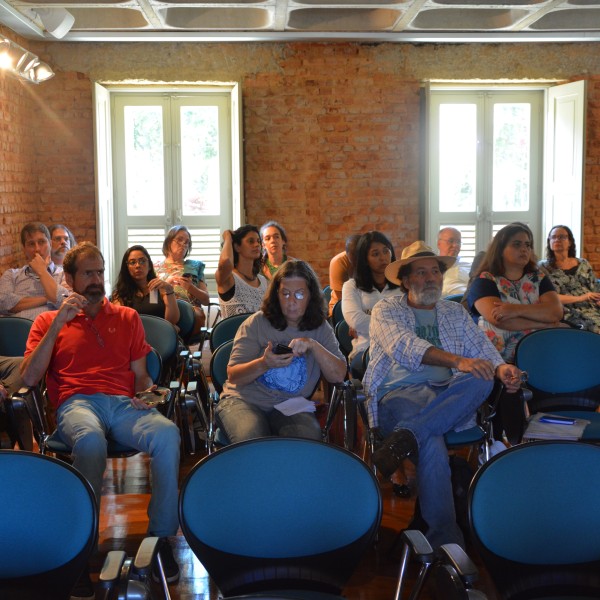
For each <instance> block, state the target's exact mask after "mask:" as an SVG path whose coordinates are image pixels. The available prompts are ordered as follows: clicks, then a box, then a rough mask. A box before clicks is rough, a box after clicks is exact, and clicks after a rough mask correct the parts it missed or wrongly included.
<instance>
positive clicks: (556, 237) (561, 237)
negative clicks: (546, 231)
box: [550, 233, 569, 242]
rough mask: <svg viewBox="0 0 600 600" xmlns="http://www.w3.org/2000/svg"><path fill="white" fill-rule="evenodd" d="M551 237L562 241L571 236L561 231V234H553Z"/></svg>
mask: <svg viewBox="0 0 600 600" xmlns="http://www.w3.org/2000/svg"><path fill="white" fill-rule="evenodd" d="M550 239H551V240H560V241H561V242H562V241H564V240H568V239H569V236H568V235H565V234H564V233H561V234H560V235H551V236H550Z"/></svg>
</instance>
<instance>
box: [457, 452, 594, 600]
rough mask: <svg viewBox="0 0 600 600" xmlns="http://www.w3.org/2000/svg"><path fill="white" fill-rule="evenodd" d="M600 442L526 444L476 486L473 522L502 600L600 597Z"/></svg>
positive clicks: (487, 468)
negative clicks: (598, 444) (599, 507)
mask: <svg viewBox="0 0 600 600" xmlns="http://www.w3.org/2000/svg"><path fill="white" fill-rule="evenodd" d="M598 481H600V446H597V445H594V444H584V443H580V442H567V441H551V442H547V441H546V442H532V443H528V444H519V445H517V446H514V447H512V448H510V449H508V450H506V451H505V452H501V453H500V454H498V455H496V456H495V457H493V458H492V459H491V460H490V461H489V462H487V463H486V464H485V465H483V467H482V468H481V469H479V471H478V472H477V474H476V475H475V478H474V480H473V482H472V484H471V488H470V490H469V520H470V526H471V531H472V534H473V540H474V544H475V547H476V549H477V552H478V553H479V555H480V557H481V559H482V561H483V564H484V566H485V568H486V570H487V571H488V573H489V574H490V576H491V578H492V580H493V582H494V584H495V586H496V588H497V589H498V592H499V594H500V597H501V598H503V600H517V599H519V600H521V599H525V598H527V599H531V600H533V599H542V598H544V599H549V598H556V599H558V598H560V600H575V599H577V598H579V599H582V598H583V599H586V600H591V599H592V598H600V511H598V506H599V505H600V504H599V503H600V486H599V485H598Z"/></svg>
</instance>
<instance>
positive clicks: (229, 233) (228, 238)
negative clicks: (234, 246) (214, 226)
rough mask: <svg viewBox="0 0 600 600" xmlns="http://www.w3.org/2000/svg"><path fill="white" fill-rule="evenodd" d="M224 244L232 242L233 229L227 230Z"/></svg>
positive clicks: (224, 233) (224, 234)
mask: <svg viewBox="0 0 600 600" xmlns="http://www.w3.org/2000/svg"><path fill="white" fill-rule="evenodd" d="M222 237H223V242H227V241H232V239H233V231H231V229H226V230H225V231H224V232H223V236H222Z"/></svg>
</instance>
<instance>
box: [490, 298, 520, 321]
mask: <svg viewBox="0 0 600 600" xmlns="http://www.w3.org/2000/svg"><path fill="white" fill-rule="evenodd" d="M519 309H520V306H519V305H518V304H512V303H510V302H494V308H492V318H493V319H494V320H495V321H496V322H501V321H507V320H508V319H514V318H515V317H518V316H519Z"/></svg>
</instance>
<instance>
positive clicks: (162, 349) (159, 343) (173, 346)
mask: <svg viewBox="0 0 600 600" xmlns="http://www.w3.org/2000/svg"><path fill="white" fill-rule="evenodd" d="M140 318H141V319H142V324H143V325H144V331H145V333H146V341H147V342H148V343H149V344H150V345H151V346H152V347H153V348H154V349H155V350H156V351H157V352H158V354H159V356H160V360H161V362H162V366H163V371H164V372H163V376H164V381H163V383H166V384H168V382H169V381H170V380H171V379H174V378H175V370H176V367H177V363H178V359H179V357H178V351H179V338H178V335H177V330H176V329H175V327H174V326H173V324H172V323H169V321H167V320H166V319H162V318H161V317H155V316H154V315H140Z"/></svg>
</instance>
